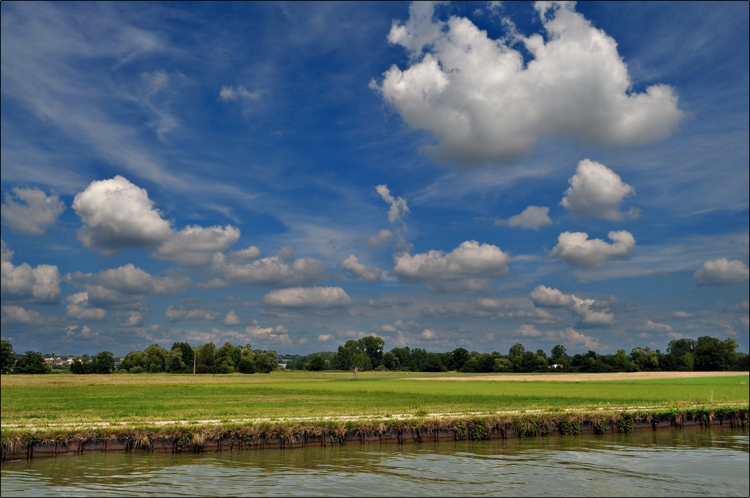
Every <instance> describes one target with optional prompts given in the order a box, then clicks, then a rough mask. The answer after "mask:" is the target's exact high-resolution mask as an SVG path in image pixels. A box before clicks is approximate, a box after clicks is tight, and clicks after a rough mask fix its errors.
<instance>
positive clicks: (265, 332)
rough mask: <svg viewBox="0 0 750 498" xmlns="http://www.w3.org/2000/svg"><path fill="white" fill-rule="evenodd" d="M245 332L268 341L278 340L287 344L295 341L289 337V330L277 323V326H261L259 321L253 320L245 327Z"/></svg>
mask: <svg viewBox="0 0 750 498" xmlns="http://www.w3.org/2000/svg"><path fill="white" fill-rule="evenodd" d="M245 332H247V333H248V334H250V335H251V336H252V337H255V338H258V339H262V340H264V341H268V342H277V343H279V344H283V345H285V346H288V345H290V344H292V342H294V341H292V339H291V338H290V337H289V331H288V330H287V329H286V327H284V326H283V325H277V326H276V327H261V326H260V325H259V324H258V322H257V321H255V320H253V322H252V323H251V324H250V325H248V326H247V327H245Z"/></svg>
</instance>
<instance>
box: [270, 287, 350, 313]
mask: <svg viewBox="0 0 750 498" xmlns="http://www.w3.org/2000/svg"><path fill="white" fill-rule="evenodd" d="M349 303H351V299H350V298H349V295H348V294H347V293H346V292H344V289H342V288H341V287H295V288H291V289H279V290H275V291H273V292H269V293H268V294H266V295H265V296H264V297H263V304H265V305H266V306H270V307H276V308H317V309H331V308H341V307H344V306H348V305H349Z"/></svg>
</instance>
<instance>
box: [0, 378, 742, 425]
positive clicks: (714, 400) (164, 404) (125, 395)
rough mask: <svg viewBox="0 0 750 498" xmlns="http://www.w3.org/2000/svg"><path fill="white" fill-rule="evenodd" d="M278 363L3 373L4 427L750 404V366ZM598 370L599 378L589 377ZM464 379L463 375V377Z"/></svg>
mask: <svg viewBox="0 0 750 498" xmlns="http://www.w3.org/2000/svg"><path fill="white" fill-rule="evenodd" d="M487 377H488V376H482V375H467V374H450V375H448V376H446V374H445V373H440V374H435V375H430V374H425V373H402V372H368V373H366V374H365V373H361V374H360V375H359V379H358V380H354V379H352V375H351V374H349V373H341V372H317V373H316V372H304V371H302V372H299V371H297V372H291V371H277V372H273V373H272V374H269V375H240V374H230V375H215V376H214V375H200V376H193V375H174V374H139V375H132V374H124V375H78V376H76V375H70V374H57V375H23V376H21V375H3V376H2V425H3V427H4V428H8V427H12V426H17V424H18V425H20V426H21V427H40V426H45V425H48V424H50V425H58V424H60V425H62V424H65V425H68V424H70V425H85V424H88V423H96V422H125V423H129V424H130V423H132V424H148V423H154V422H169V421H202V420H219V421H227V422H228V421H231V420H249V419H261V418H265V419H271V420H280V419H288V418H315V417H333V418H335V417H344V416H353V417H356V416H377V417H386V418H387V417H390V416H397V415H407V416H424V415H427V414H462V413H496V412H517V413H524V412H525V411H543V412H550V413H554V412H561V411H565V410H589V411H592V410H593V411H595V410H624V409H635V408H650V407H660V408H666V407H690V406H697V405H721V404H742V405H744V406H746V405H747V403H748V374H747V373H740V372H738V373H737V374H736V375H730V376H714V377H694V378H654V379H643V378H636V379H630V378H628V377H627V376H625V378H623V379H622V380H590V381H583V382H581V381H576V380H569V381H564V380H562V381H561V380H557V381H555V382H550V381H549V380H556V379H555V378H554V376H549V375H540V376H538V377H536V378H532V380H528V377H527V378H526V380H518V378H514V377H513V376H512V375H509V376H507V377H506V378H503V377H502V376H498V375H496V374H495V375H493V376H492V377H493V380H496V379H500V380H496V381H488V380H487ZM591 378H592V379H596V378H597V377H591ZM457 379H461V380H463V381H462V382H456V381H455V380H457Z"/></svg>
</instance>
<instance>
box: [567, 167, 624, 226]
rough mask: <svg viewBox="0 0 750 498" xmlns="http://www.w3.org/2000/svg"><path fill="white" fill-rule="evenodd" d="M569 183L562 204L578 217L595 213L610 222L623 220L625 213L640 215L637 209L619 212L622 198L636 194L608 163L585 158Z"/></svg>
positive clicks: (594, 214)
mask: <svg viewBox="0 0 750 498" xmlns="http://www.w3.org/2000/svg"><path fill="white" fill-rule="evenodd" d="M568 182H569V183H570V187H569V188H568V190H566V191H565V196H564V197H563V199H562V201H561V202H560V204H561V205H562V206H563V207H566V208H568V209H570V212H571V213H573V214H574V215H575V216H595V217H597V218H602V219H605V220H609V221H618V220H621V219H622V217H623V215H626V216H628V217H630V218H636V217H638V214H639V211H638V210H637V209H635V208H631V209H630V211H628V212H627V213H621V212H620V203H621V202H622V200H623V199H624V198H625V197H628V196H630V195H634V194H635V190H633V187H631V186H630V185H628V184H627V183H625V182H623V181H622V179H621V178H620V176H619V175H618V174H617V173H615V172H614V171H612V170H611V169H609V168H608V167H606V166H605V165H603V164H601V163H598V162H596V161H591V160H589V159H584V160H582V161H580V162H579V163H578V167H577V168H576V173H575V174H574V175H573V176H572V177H571V178H570V179H569V180H568Z"/></svg>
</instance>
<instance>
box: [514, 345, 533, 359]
mask: <svg viewBox="0 0 750 498" xmlns="http://www.w3.org/2000/svg"><path fill="white" fill-rule="evenodd" d="M524 351H526V350H525V349H524V347H523V344H520V343H517V344H514V345H513V346H511V347H510V351H508V358H509V359H510V361H513V360H514V359H515V358H516V357H517V356H521V355H522V354H523V353H524ZM532 354H533V353H532Z"/></svg>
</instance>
